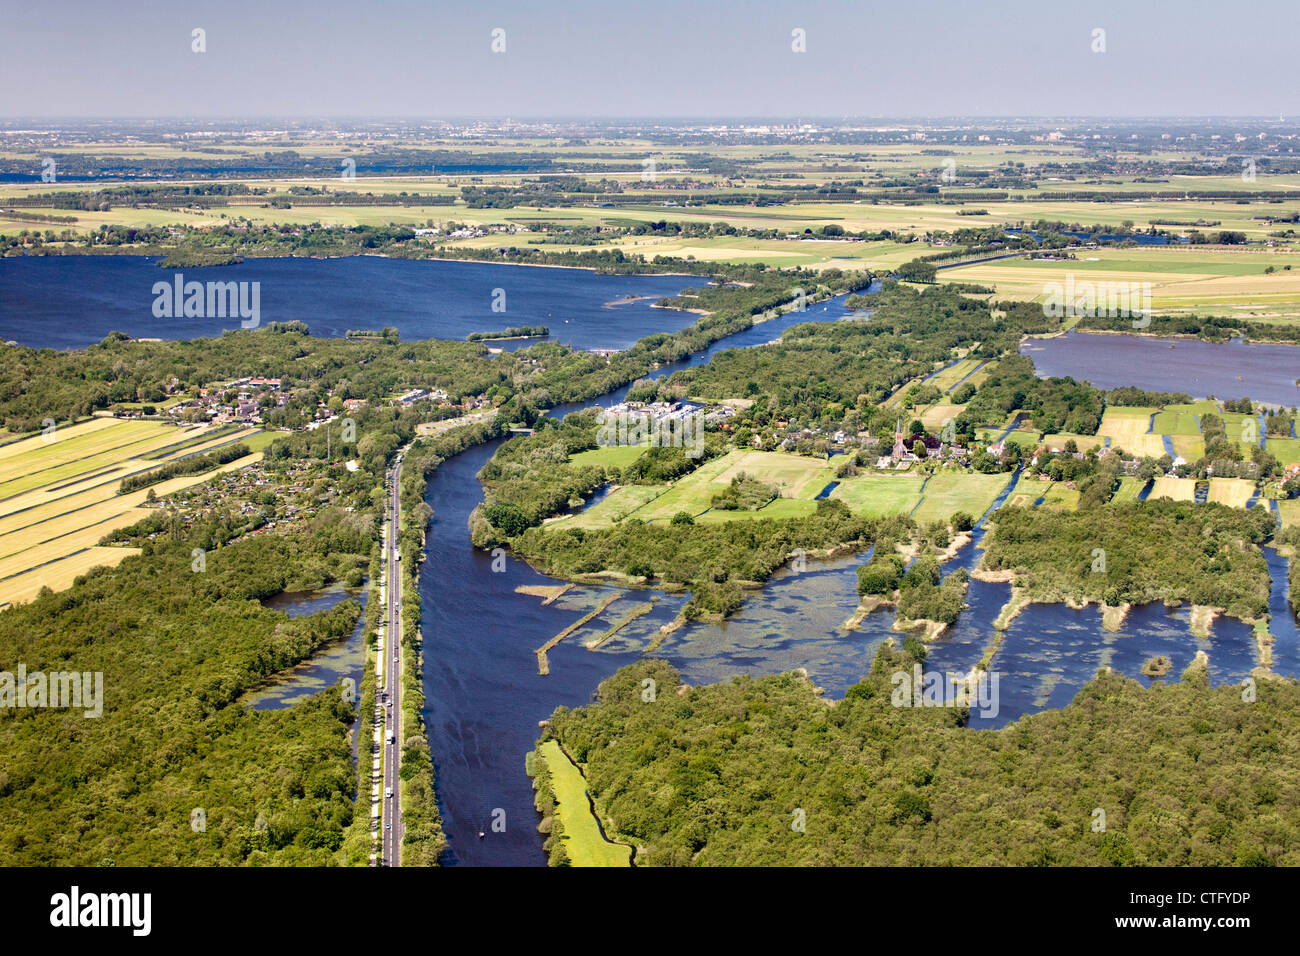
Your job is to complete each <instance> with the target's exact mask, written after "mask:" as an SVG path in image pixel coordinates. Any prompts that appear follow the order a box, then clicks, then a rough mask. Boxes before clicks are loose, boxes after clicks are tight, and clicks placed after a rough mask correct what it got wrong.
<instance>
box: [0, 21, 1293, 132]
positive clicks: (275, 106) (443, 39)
mask: <svg viewBox="0 0 1300 956" xmlns="http://www.w3.org/2000/svg"><path fill="white" fill-rule="evenodd" d="M196 27H201V28H203V29H204V30H205V31H206V42H207V51H206V52H205V53H194V52H192V51H191V31H192V30H193V29H194V28H196ZM498 27H499V28H501V29H503V30H504V31H505V46H506V50H505V52H504V53H493V52H492V50H491V43H492V37H491V32H492V30H493V29H494V28H498ZM796 28H798V29H802V30H803V31H805V35H806V46H807V52H805V53H796V52H794V51H793V50H792V49H791V45H792V42H793V40H792V36H791V31H793V30H795V29H796ZM1096 28H1101V29H1104V30H1105V31H1106V32H1105V46H1106V51H1105V52H1104V53H1094V52H1093V50H1092V46H1093V44H1094V40H1093V31H1094V29H1096ZM1297 38H1300V0H1251V2H1239V3H1226V2H1222V0H1219V2H1210V0H1116V2H1111V0H1106V2H1092V3H1077V2H1076V3H1065V2H1062V0H1037V2H1029V0H1002V2H998V0H989V2H984V3H979V2H975V0H952V2H949V0H892V2H874V0H831V2H818V0H805V2H802V3H792V2H779V0H749V2H742V0H651V2H644V0H576V2H566V0H521V2H493V0H474V2H434V0H422V2H415V0H370V2H362V0H357V2H347V3H345V2H336V0H255V2H253V0H214V2H206V3H205V2H188V0H170V2H156V0H141V2H133V0H117V2H103V0H39V2H38V0H21V2H15V0H0V64H3V66H2V67H0V76H2V77H3V82H0V116H3V117H9V118H13V117H26V116H34V117H39V116H46V117H50V116H142V117H143V116H163V117H172V116H180V117H199V116H238V117H243V116H411V117H455V116H492V117H512V118H527V117H534V116H605V117H640V116H650V117H653V116H721V115H731V116H779V117H800V116H802V117H839V116H953V115H963V114H964V115H988V116H1011V115H1021V116H1028V115H1073V116H1098V117H1112V116H1144V115H1211V114H1213V115H1254V116H1276V115H1277V114H1278V113H1286V114H1288V115H1291V114H1300V76H1297V74H1296V70H1295V64H1296V44H1297Z"/></svg>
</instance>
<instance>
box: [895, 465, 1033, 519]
mask: <svg viewBox="0 0 1300 956" xmlns="http://www.w3.org/2000/svg"><path fill="white" fill-rule="evenodd" d="M1010 480H1011V475H1010V474H1009V473H1005V472H1004V473H1001V474H995V475H981V474H978V473H970V474H967V473H966V472H963V471H940V472H937V473H935V474H934V475H932V476H931V477H930V480H929V481H927V482H926V483H925V488H924V489H923V490H922V492H921V494H922V498H921V504H920V506H919V507H917V509H916V511H915V512H913V514H912V517H914V518H915V519H916V520H917V521H922V522H925V521H947V520H949V519H950V518H952V516H953V515H955V514H956V513H957V512H959V511H964V512H966V513H967V514H968V515H970V516H971V517H973V518H975V519H976V520H978V519H979V517H980V515H982V514H984V512H985V511H987V510H988V509H989V507H990V506H991V505H992V504H993V502H994V500H995V499H996V498H997V496H998V495H999V494H1000V493H1001V491H1002V489H1003V488H1005V487H1006V486H1007V482H1008V481H1010Z"/></svg>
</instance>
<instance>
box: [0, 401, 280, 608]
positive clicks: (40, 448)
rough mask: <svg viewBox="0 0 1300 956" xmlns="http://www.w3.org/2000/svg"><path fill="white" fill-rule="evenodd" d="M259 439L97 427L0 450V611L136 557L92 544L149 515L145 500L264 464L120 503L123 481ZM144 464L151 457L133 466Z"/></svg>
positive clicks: (160, 487) (115, 423)
mask: <svg viewBox="0 0 1300 956" xmlns="http://www.w3.org/2000/svg"><path fill="white" fill-rule="evenodd" d="M257 431H258V430H257V429H252V428H248V429H242V430H239V431H229V432H222V433H220V434H219V435H218V429H217V428H216V427H215V426H211V425H200V426H185V427H178V426H174V425H167V424H163V423H160V422H152V421H135V420H131V421H128V420H121V419H114V418H96V419H93V420H91V421H87V422H82V423H79V424H77V425H71V426H68V427H65V428H58V429H56V430H55V432H54V433H53V434H52V435H49V436H43V435H36V436H33V437H31V438H25V439H22V440H20V441H16V442H12V443H10V444H8V445H4V446H0V607H3V606H7V605H9V604H16V603H19V602H22V601H28V600H31V599H32V598H33V597H35V596H36V594H37V593H39V591H40V589H41V588H42V587H50V588H53V589H55V590H58V589H61V588H65V587H68V586H69V585H70V584H71V583H72V581H73V579H74V578H75V577H76V576H77V575H79V574H84V573H85V572H86V571H87V570H89V569H90V568H92V567H95V566H96V565H100V564H109V565H115V564H117V563H118V562H120V561H121V560H122V559H123V558H124V557H126V556H127V555H128V554H132V553H134V550H135V549H131V548H103V547H99V546H98V542H99V541H100V540H101V539H102V538H103V537H104V535H106V534H108V533H109V532H111V531H114V530H116V529H118V528H124V527H127V526H128V525H132V524H134V523H136V522H137V521H139V520H140V519H141V518H143V517H145V516H146V515H148V514H149V513H150V512H149V509H146V508H144V507H142V506H143V505H144V503H145V501H146V499H147V497H148V495H149V492H150V490H152V491H153V492H154V494H156V495H157V496H158V497H160V498H161V497H165V496H166V495H169V494H171V493H173V492H175V491H179V490H180V489H182V488H187V487H189V486H191V485H196V484H200V483H202V482H204V481H206V480H207V479H208V478H210V477H211V476H212V475H213V474H215V473H216V472H218V471H230V470H233V469H237V468H242V467H245V466H247V465H250V464H252V463H253V462H256V461H260V460H261V457H262V454H261V452H256V453H253V454H250V455H246V456H244V457H243V458H240V459H237V460H236V461H233V462H230V463H228V464H226V465H223V466H222V467H221V468H219V469H217V470H216V471H209V472H207V473H205V474H199V475H186V476H182V477H179V478H172V479H169V480H167V481H163V482H159V483H158V484H155V485H152V486H151V487H150V488H141V489H138V490H136V491H132V492H130V493H128V494H125V495H123V494H119V493H118V487H119V486H120V484H121V481H122V479H123V478H124V477H126V476H127V475H131V474H138V473H140V472H143V471H148V470H150V469H152V468H156V467H158V466H159V465H161V464H163V463H164V462H166V461H169V460H172V459H173V458H177V457H181V456H185V455H190V454H194V453H197V452H202V451H206V450H209V449H211V448H213V447H215V446H217V445H221V444H224V443H226V442H229V441H233V440H236V439H240V440H242V439H245V438H248V437H250V436H251V435H254V434H256V433H257ZM206 435H212V436H213V437H212V438H210V439H208V440H204V441H198V442H195V443H194V444H192V445H186V446H185V447H184V448H175V449H172V448H170V447H169V446H174V445H177V444H179V443H181V442H185V441H187V440H192V439H195V438H202V437H203V436H206ZM142 454H153V455H156V456H157V457H155V458H150V459H145V458H140V457H136V456H138V455H142Z"/></svg>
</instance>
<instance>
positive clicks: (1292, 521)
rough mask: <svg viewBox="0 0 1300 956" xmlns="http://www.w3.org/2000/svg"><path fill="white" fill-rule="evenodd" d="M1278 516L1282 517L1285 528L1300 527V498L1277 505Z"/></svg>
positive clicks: (1280, 502)
mask: <svg viewBox="0 0 1300 956" xmlns="http://www.w3.org/2000/svg"><path fill="white" fill-rule="evenodd" d="M1277 511H1278V514H1279V515H1281V517H1282V525H1283V527H1287V528H1292V527H1295V526H1297V525H1300V498H1292V499H1290V500H1289V501H1279V502H1278V503H1277Z"/></svg>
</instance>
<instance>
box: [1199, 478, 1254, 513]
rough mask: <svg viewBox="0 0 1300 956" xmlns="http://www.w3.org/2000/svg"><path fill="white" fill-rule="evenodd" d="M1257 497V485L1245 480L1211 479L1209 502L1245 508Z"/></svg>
mask: <svg viewBox="0 0 1300 956" xmlns="http://www.w3.org/2000/svg"><path fill="white" fill-rule="evenodd" d="M1254 495H1255V483H1254V482H1253V481H1247V480H1246V479H1245V478H1211V479H1210V494H1209V497H1208V498H1206V500H1207V501H1214V502H1218V503H1219V504H1221V505H1231V506H1232V507H1233V508H1244V507H1246V505H1247V504H1248V503H1249V502H1250V499H1251V498H1253V497H1254Z"/></svg>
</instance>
